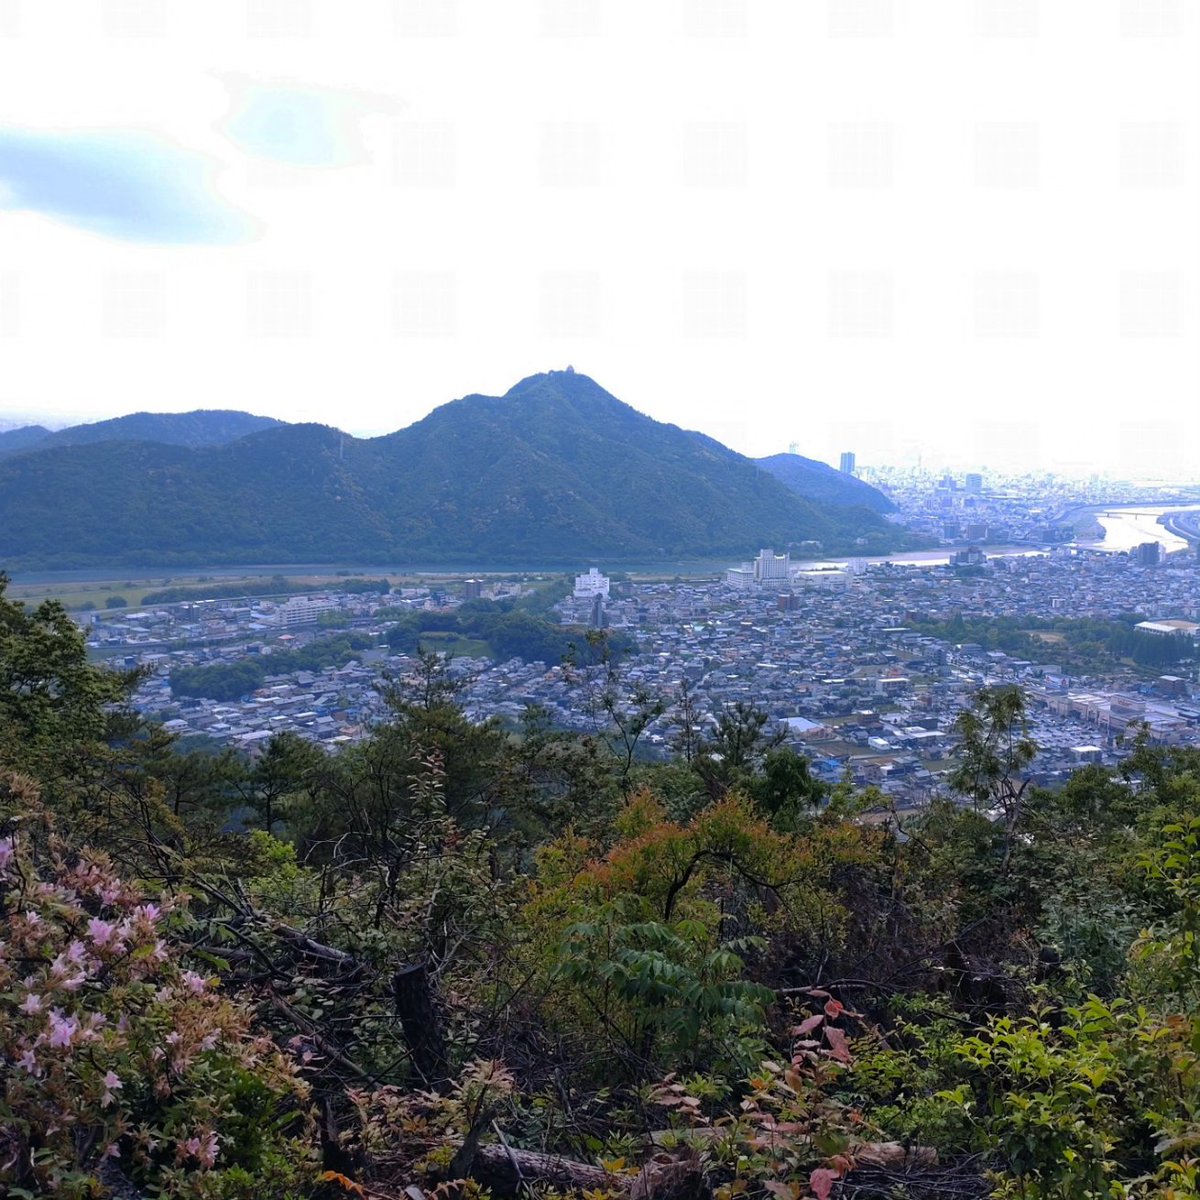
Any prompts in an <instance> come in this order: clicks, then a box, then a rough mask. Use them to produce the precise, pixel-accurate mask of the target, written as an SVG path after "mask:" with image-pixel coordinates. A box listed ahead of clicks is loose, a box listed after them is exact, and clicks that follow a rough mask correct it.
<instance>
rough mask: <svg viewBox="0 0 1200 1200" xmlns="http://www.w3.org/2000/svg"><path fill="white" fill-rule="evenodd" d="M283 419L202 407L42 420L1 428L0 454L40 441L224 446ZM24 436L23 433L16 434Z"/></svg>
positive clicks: (45, 445)
mask: <svg viewBox="0 0 1200 1200" xmlns="http://www.w3.org/2000/svg"><path fill="white" fill-rule="evenodd" d="M282 423H283V422H281V421H276V420H275V419H274V418H273V417H255V416H252V415H251V414H250V413H244V412H236V411H234V410H231V409H216V408H214V409H203V408H202V409H197V410H196V411H195V412H186V413H147V412H142V413H130V414H129V416H127V417H114V418H113V419H112V420H111V421H95V422H92V423H91V424H88V425H71V426H69V427H68V428H66V429H59V430H57V431H56V432H54V433H51V432H50V431H49V430H48V429H43V428H42V427H41V426H40V425H26V426H25V427H24V428H22V429H13V430H10V431H9V432H8V433H0V456H5V455H8V454H15V453H19V452H23V451H25V450H28V449H29V448H30V447H31V446H35V445H36V446H37V448H38V449H39V450H48V449H50V448H51V447H56V446H90V445H93V444H95V443H96V442H159V443H161V444H163V445H166V446H189V447H197V446H220V445H224V444H225V443H227V442H234V441H237V439H238V438H243V437H245V436H246V435H247V434H250V433H257V432H258V431H259V430H261V429H270V428H273V427H275V426H277V425H281V424H282ZM18 434H19V435H23V436H22V437H18V436H17V435H18Z"/></svg>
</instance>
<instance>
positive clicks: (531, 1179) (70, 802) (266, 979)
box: [0, 577, 1200, 1200]
mask: <svg viewBox="0 0 1200 1200" xmlns="http://www.w3.org/2000/svg"><path fill="white" fill-rule="evenodd" d="M591 645H592V647H593V649H594V650H595V651H596V654H595V656H594V658H593V660H592V661H591V663H590V664H580V665H577V666H576V667H575V668H573V669H574V670H576V671H577V673H578V677H579V681H580V686H581V694H582V695H583V696H584V697H585V699H584V700H583V701H581V704H582V708H581V711H582V712H586V714H587V715H588V716H589V718H590V720H591V722H592V728H591V731H590V732H588V733H586V734H570V735H568V734H564V733H559V732H556V731H555V730H554V729H552V728H551V727H550V726H549V724H548V723H547V721H546V719H545V714H544V713H542V712H539V711H538V710H537V709H535V708H531V709H529V710H528V711H527V712H526V714H525V719H524V721H523V722H522V725H521V727H520V728H519V729H518V730H515V731H513V730H508V729H505V728H502V727H500V726H499V725H498V724H495V723H493V722H485V723H483V724H473V723H471V722H470V721H468V720H467V719H466V718H465V717H464V715H463V713H462V711H461V710H460V709H459V707H458V705H457V694H458V693H457V688H458V684H457V683H456V680H455V679H454V678H453V676H452V674H451V673H449V672H447V671H446V669H445V663H444V662H443V660H441V659H440V658H439V657H438V656H437V655H433V654H429V653H421V654H418V655H416V656H414V658H413V659H412V660H411V665H410V667H409V669H407V670H405V671H403V672H401V673H399V674H397V675H395V676H393V677H390V678H388V679H385V680H382V681H381V687H382V689H383V692H384V695H385V697H386V699H387V701H388V706H389V719H388V720H387V721H386V722H384V723H382V724H381V725H380V726H378V727H377V728H375V729H374V730H373V731H371V734H370V736H369V737H367V738H366V739H365V740H364V741H362V742H361V743H358V744H356V745H353V746H351V747H348V748H346V749H345V750H343V751H342V752H340V753H338V754H329V753H326V751H325V750H324V749H323V748H322V747H320V746H317V745H313V744H310V743H307V742H304V741H302V740H300V739H299V738H298V737H296V736H295V735H290V734H283V735H279V736H277V737H276V738H274V739H273V740H271V741H270V742H269V743H268V744H267V745H266V747H265V748H263V750H262V752H261V753H259V754H258V756H257V757H255V758H243V757H240V756H238V755H236V754H234V753H232V752H230V751H216V750H206V749H205V748H203V747H201V748H196V747H192V748H187V749H185V748H184V747H182V746H180V745H179V744H178V743H176V742H175V741H174V740H173V739H172V738H171V737H170V736H168V735H167V734H166V733H164V731H163V730H162V729H160V728H157V727H155V726H154V725H152V724H147V723H145V722H143V721H142V720H140V719H139V718H138V717H136V716H135V715H134V714H132V713H131V712H129V711H128V710H127V709H126V707H125V698H126V697H127V696H128V694H129V690H130V688H131V687H132V686H133V684H134V682H135V677H134V676H131V675H121V674H114V673H109V672H106V671H104V670H101V669H99V668H97V667H95V666H92V665H89V663H88V661H87V657H86V650H85V646H84V643H83V640H82V637H81V634H80V632H79V631H78V629H77V628H76V627H75V626H74V625H73V624H72V622H71V621H70V620H69V618H68V617H67V616H66V614H65V612H64V611H63V610H62V609H61V607H59V606H58V605H56V604H54V603H52V602H47V603H45V604H42V605H40V606H39V607H38V608H37V609H35V610H28V609H25V608H24V607H22V606H21V605H18V604H14V603H12V602H11V601H9V600H7V599H6V597H5V590H4V581H3V578H2V577H0V929H2V932H3V936H0V1192H3V1194H5V1195H12V1196H15V1197H43V1196H59V1197H71V1198H74V1200H83V1198H84V1197H121V1198H130V1197H151V1196H154V1197H171V1198H176V1197H178V1198H183V1197H188V1198H202V1200H208V1198H212V1200H262V1198H264V1197H272V1198H275V1197H279V1198H282V1200H287V1198H291V1200H301V1198H309V1197H311V1198H314V1200H317V1198H320V1200H329V1198H330V1197H345V1196H357V1197H360V1198H363V1200H366V1198H371V1200H401V1197H404V1198H406V1200H423V1198H428V1197H432V1198H434V1200H450V1198H452V1197H461V1198H463V1200H486V1198H488V1197H490V1198H492V1200H504V1198H506V1197H510V1196H511V1197H515V1196H523V1197H529V1196H536V1197H547V1198H550V1197H566V1196H573V1197H578V1198H579V1200H650V1198H651V1197H653V1198H656V1200H709V1198H710V1197H711V1200H734V1198H735V1197H746V1198H747V1200H768V1198H769V1197H770V1198H773V1200H802V1198H806V1197H816V1198H817V1200H828V1198H829V1197H837V1198H838V1200H893V1198H897V1197H954V1198H979V1200H982V1198H983V1197H986V1196H989V1195H994V1196H998V1197H1005V1198H1014V1200H1015V1198H1016V1197H1022V1198H1023V1200H1084V1198H1091V1197H1106V1198H1110V1200H1111V1198H1115V1197H1136V1198H1143V1197H1144V1198H1150V1197H1156V1198H1160V1200H1195V1198H1196V1197H1197V1196H1200V1184H1198V1181H1200V1158H1198V1152H1197V1146H1198V1145H1200V1142H1198V1140H1197V1130H1198V1129H1200V956H1198V954H1197V948H1196V931H1197V927H1198V924H1200V752H1197V751H1196V750H1194V749H1192V750H1188V749H1168V748H1160V747H1154V746H1151V745H1149V744H1147V743H1146V742H1145V740H1144V738H1139V739H1135V740H1134V741H1133V742H1131V744H1130V745H1129V747H1128V757H1127V758H1126V760H1125V762H1124V763H1123V765H1122V766H1121V768H1120V770H1119V771H1117V772H1114V773H1111V774H1110V773H1109V772H1107V771H1105V770H1102V769H1100V768H1097V767H1087V768H1084V769H1082V770H1080V771H1079V772H1078V773H1077V774H1076V775H1075V776H1074V777H1072V778H1071V779H1070V780H1069V781H1068V782H1067V783H1066V784H1065V786H1062V787H1061V788H1059V789H1057V790H1047V789H1044V788H1041V787H1038V786H1037V785H1036V783H1034V782H1032V777H1031V774H1030V772H1031V771H1032V770H1034V769H1035V768H1036V760H1037V747H1036V746H1035V745H1034V744H1033V743H1032V742H1031V741H1030V739H1029V737H1028V735H1027V733H1026V731H1025V724H1024V701H1023V698H1022V696H1021V694H1020V692H1018V691H1016V690H1014V689H1004V690H1000V691H991V692H983V693H981V694H980V695H979V696H978V697H977V698H976V701H975V704H974V707H973V708H972V709H970V710H969V711H967V712H965V713H963V714H962V716H961V717H960V718H959V721H958V724H957V727H956V733H957V741H958V748H957V756H956V760H955V762H956V766H955V769H954V771H953V773H952V774H951V776H950V777H949V778H948V779H947V780H946V788H945V792H944V795H943V796H942V797H941V798H940V799H938V800H936V801H935V802H933V803H931V804H930V805H929V806H928V807H927V808H925V809H923V810H921V811H909V812H889V810H888V806H887V804H886V801H885V799H884V797H882V796H881V795H879V794H877V793H874V792H872V791H869V790H868V791H865V792H855V791H854V790H853V789H851V788H850V787H848V786H841V787H836V788H833V789H830V788H828V787H826V786H825V785H823V784H821V783H819V782H818V781H817V780H815V779H814V778H813V776H812V775H811V774H810V773H809V771H808V765H807V763H806V762H805V760H804V759H803V758H802V757H799V756H798V755H796V754H794V753H792V752H791V751H790V750H788V749H787V748H786V747H784V746H782V745H781V744H780V743H779V740H778V738H776V737H775V736H773V735H772V732H771V729H770V727H769V723H768V722H767V720H766V714H765V713H761V712H759V711H758V710H757V709H755V708H754V706H753V705H752V704H749V703H744V702H743V703H739V704H736V705H732V706H730V707H729V708H728V709H727V710H725V711H724V712H723V713H721V714H720V720H719V722H718V723H717V725H716V726H715V727H713V728H711V729H703V730H701V729H697V728H695V727H694V726H693V724H692V719H691V716H690V708H689V705H688V701H687V696H686V695H681V696H657V695H654V694H652V693H650V692H648V691H647V690H646V689H645V688H644V687H642V686H641V685H639V684H638V683H637V682H636V680H635V679H634V677H633V676H631V675H628V674H626V672H625V670H624V668H622V666H621V665H620V664H618V663H615V662H614V661H613V660H612V658H611V657H609V656H607V655H606V654H605V653H604V647H603V642H602V639H599V640H597V639H594V640H593V642H592V643H591ZM664 711H670V712H671V713H672V714H673V718H674V721H675V728H676V732H677V737H676V745H677V747H678V756H677V757H676V758H675V759H674V760H673V761H670V762H655V763H649V762H646V761H644V760H643V759H642V757H641V755H640V753H639V739H640V737H641V734H642V732H643V731H644V730H645V728H646V725H647V723H648V722H649V721H650V720H651V719H653V718H654V717H655V716H657V715H659V714H661V713H662V712H664Z"/></svg>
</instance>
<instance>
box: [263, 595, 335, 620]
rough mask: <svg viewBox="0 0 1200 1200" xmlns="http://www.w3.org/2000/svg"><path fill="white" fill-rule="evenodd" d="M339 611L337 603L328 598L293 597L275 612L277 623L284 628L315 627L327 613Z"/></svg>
mask: <svg viewBox="0 0 1200 1200" xmlns="http://www.w3.org/2000/svg"><path fill="white" fill-rule="evenodd" d="M336 609H337V602H336V601H334V600H330V599H329V597H328V596H293V597H292V598H291V599H290V600H287V601H285V602H284V603H283V604H281V605H280V606H279V607H278V608H277V609H276V610H275V623H276V624H277V625H282V626H284V627H289V626H292V625H313V624H315V623H316V620H317V618H318V617H319V616H320V615H321V614H322V613H326V612H333V611H335V610H336Z"/></svg>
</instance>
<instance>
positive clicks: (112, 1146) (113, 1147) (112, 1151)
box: [104, 1142, 121, 1158]
mask: <svg viewBox="0 0 1200 1200" xmlns="http://www.w3.org/2000/svg"><path fill="white" fill-rule="evenodd" d="M104 1153H105V1154H107V1155H108V1157H109V1158H120V1157H121V1147H120V1146H118V1145H117V1143H116V1142H109V1143H108V1145H107V1146H105V1147H104Z"/></svg>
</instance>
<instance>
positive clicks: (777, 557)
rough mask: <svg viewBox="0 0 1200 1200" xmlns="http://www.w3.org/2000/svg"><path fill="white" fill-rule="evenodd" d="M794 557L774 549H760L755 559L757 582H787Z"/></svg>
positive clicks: (755, 577)
mask: <svg viewBox="0 0 1200 1200" xmlns="http://www.w3.org/2000/svg"><path fill="white" fill-rule="evenodd" d="M791 566H792V559H791V556H790V555H788V554H776V553H775V551H774V550H770V549H768V550H760V551H759V552H758V557H757V558H756V559H755V560H754V579H755V581H756V582H757V583H771V582H782V583H786V582H787V580H788V576H789V575H790V573H791Z"/></svg>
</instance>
